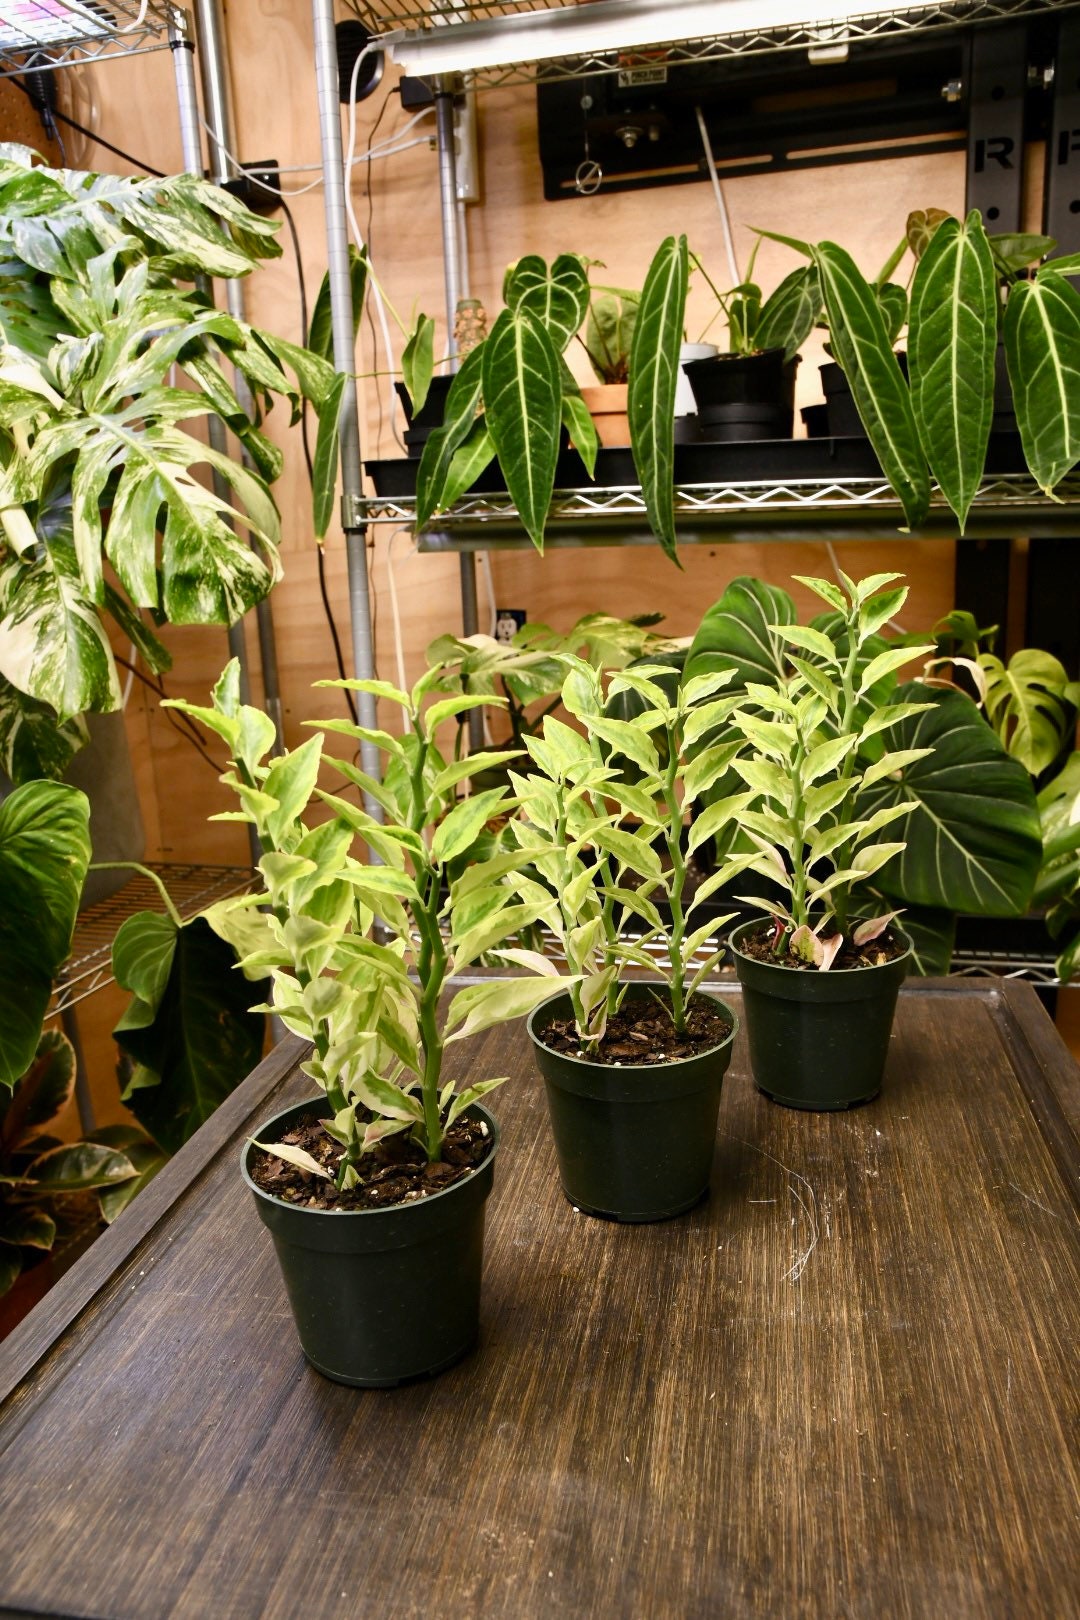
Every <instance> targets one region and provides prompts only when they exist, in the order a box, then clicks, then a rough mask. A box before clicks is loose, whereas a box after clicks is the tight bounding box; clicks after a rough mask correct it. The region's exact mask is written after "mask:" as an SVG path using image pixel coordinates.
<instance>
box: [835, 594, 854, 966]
mask: <svg viewBox="0 0 1080 1620" xmlns="http://www.w3.org/2000/svg"><path fill="white" fill-rule="evenodd" d="M859 650H860V638H859V610H858V608H857V607H855V606H854V605H853V606H852V611H851V614H850V616H849V618H848V655H847V658H846V659H845V661H844V667H843V669H842V670H841V672H840V684H841V686H842V688H843V692H844V703H843V710H842V712H841V715H840V735H841V736H842V737H844V736H847V735H848V733H849V732H850V731H851V729H852V727H853V726H854V723H855V711H856V709H857V708H858V705H859V699H858V694H857V693H856V691H855V674H856V671H857V669H858V664H859ZM855 752H856V751H855V749H854V748H852V749H850V750H849V752H848V755H847V758H846V759H845V760H844V764H843V768H842V770H841V772H840V780H841V781H843V782H846V781H848V780H849V779H850V777H851V775H852V772H853V771H854V769H855ZM854 811H855V804H854V796H853V795H852V794H850V793H849V794H848V796H847V798H846V799H844V800H843V802H842V803H841V804H840V806H839V808H838V810H837V825H838V826H841V827H846V826H847V824H848V822H849V821H850V820H851V818H852V815H853V814H854ZM850 899H851V885H850V883H842V884H841V885H840V887H839V888H838V889H836V890H835V892H834V897H833V910H834V911H835V913H836V925H837V928H838V930H839V931H840V933H841V934H846V933H847V928H848V904H849V901H850Z"/></svg>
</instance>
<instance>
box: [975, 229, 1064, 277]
mask: <svg viewBox="0 0 1080 1620" xmlns="http://www.w3.org/2000/svg"><path fill="white" fill-rule="evenodd" d="M989 242H990V248H991V251H992V253H993V255H994V258H995V260H996V261H997V263H998V265H999V266H1000V267H1001V269H1002V270H1003V271H1005V272H1006V273H1007V274H1010V275H1016V274H1017V272H1018V271H1020V270H1026V269H1027V268H1028V266H1029V265H1032V264H1038V262H1039V260H1040V259H1042V258H1045V257H1046V255H1047V254H1048V253H1052V252H1053V251H1054V249H1055V248H1056V247H1057V243H1056V242H1055V240H1054V238H1053V237H1052V236H1036V235H1034V234H1032V233H1030V232H1028V233H1025V232H1022V231H1015V232H1012V233H1001V232H999V233H998V234H996V235H994V236H991V237H990V238H989Z"/></svg>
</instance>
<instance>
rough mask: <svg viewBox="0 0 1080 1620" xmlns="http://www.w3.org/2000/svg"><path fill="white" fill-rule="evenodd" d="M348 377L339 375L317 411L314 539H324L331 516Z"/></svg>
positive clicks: (313, 484)
mask: <svg viewBox="0 0 1080 1620" xmlns="http://www.w3.org/2000/svg"><path fill="white" fill-rule="evenodd" d="M347 382H348V378H347V377H346V376H345V375H344V374H343V373H341V374H339V375H338V376H337V377H335V378H334V384H333V387H332V388H331V389H330V392H329V394H328V395H327V396H326V399H325V400H324V401H323V403H322V405H321V407H320V408H319V431H318V434H317V436H316V439H315V455H314V458H313V460H312V473H311V503H312V523H313V526H314V529H315V538H316V540H325V538H326V533H327V530H328V529H329V527H330V523H331V520H332V518H333V515H334V497H335V495H336V494H337V474H338V452H339V447H340V444H341V402H342V399H343V397H344V393H345V385H346V383H347Z"/></svg>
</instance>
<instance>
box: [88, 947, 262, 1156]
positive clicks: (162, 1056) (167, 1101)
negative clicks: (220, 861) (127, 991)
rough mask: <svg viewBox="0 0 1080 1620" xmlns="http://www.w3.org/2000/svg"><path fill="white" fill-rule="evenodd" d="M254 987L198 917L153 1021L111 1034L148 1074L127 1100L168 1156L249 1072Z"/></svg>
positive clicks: (257, 1035)
mask: <svg viewBox="0 0 1080 1620" xmlns="http://www.w3.org/2000/svg"><path fill="white" fill-rule="evenodd" d="M254 999H255V990H254V988H253V986H252V985H250V984H249V983H248V981H247V980H246V979H245V978H244V977H243V975H242V974H241V973H240V972H238V971H237V968H236V956H235V954H234V952H233V950H232V949H231V947H230V946H228V945H227V944H226V943H225V942H224V940H221V939H219V938H218V937H217V935H216V934H215V933H214V932H213V930H212V929H211V928H210V927H209V926H208V924H207V923H206V922H205V921H204V920H203V919H202V918H201V917H196V918H194V919H193V920H192V921H191V922H189V923H186V924H185V925H184V927H183V928H182V929H181V930H180V932H179V935H178V936H177V941H176V952H175V955H174V958H173V963H172V969H171V972H170V974H169V980H168V984H167V986H166V989H165V993H164V995H163V996H162V998H161V1002H160V1005H159V1007H158V1009H157V1013H156V1015H155V1017H154V1019H153V1021H152V1022H151V1023H149V1024H146V1025H145V1026H142V1027H126V1026H125V1021H123V1020H122V1021H121V1023H120V1025H118V1026H117V1028H116V1030H115V1031H114V1034H115V1036H116V1040H117V1042H118V1044H119V1045H120V1046H121V1047H122V1048H123V1050H124V1051H125V1052H127V1053H128V1054H129V1055H130V1056H131V1057H133V1058H134V1059H135V1061H136V1063H138V1064H140V1065H141V1066H142V1067H143V1069H144V1070H145V1071H146V1072H145V1074H144V1075H143V1077H142V1084H141V1085H140V1086H139V1088H138V1089H136V1090H134V1091H132V1092H131V1094H130V1095H129V1096H128V1097H127V1098H126V1101H127V1105H128V1107H129V1108H130V1109H131V1111H132V1112H133V1113H134V1115H135V1117H136V1119H138V1121H139V1123H140V1124H141V1125H142V1126H143V1127H144V1129H145V1130H147V1131H149V1133H150V1135H151V1136H152V1137H153V1138H154V1140H155V1142H157V1143H158V1144H159V1146H161V1147H163V1148H165V1149H166V1151H168V1152H171V1153H175V1152H176V1150H177V1149H178V1148H179V1147H181V1146H182V1144H183V1143H184V1142H186V1141H187V1139H188V1137H189V1136H191V1135H193V1134H194V1132H195V1131H196V1130H197V1129H198V1128H199V1126H200V1125H201V1124H203V1122H204V1121H205V1120H207V1119H208V1118H209V1117H210V1115H211V1114H212V1113H213V1111H214V1109H215V1108H216V1107H217V1106H218V1104H219V1103H220V1102H222V1101H223V1100H224V1099H225V1097H227V1096H228V1094H229V1093H230V1092H231V1091H232V1090H233V1089H234V1088H235V1087H236V1086H238V1085H239V1083H240V1081H241V1080H243V1079H244V1078H245V1076H246V1075H247V1074H248V1073H249V1072H250V1071H251V1070H252V1069H253V1068H254V1067H255V1065H256V1063H257V1062H258V1061H259V1058H260V1057H261V1055H262V1042H263V1030H264V1023H263V1018H262V1015H261V1014H258V1013H252V1012H249V1011H248V1008H249V1007H250V1006H251V1004H252V1002H253V1000H254Z"/></svg>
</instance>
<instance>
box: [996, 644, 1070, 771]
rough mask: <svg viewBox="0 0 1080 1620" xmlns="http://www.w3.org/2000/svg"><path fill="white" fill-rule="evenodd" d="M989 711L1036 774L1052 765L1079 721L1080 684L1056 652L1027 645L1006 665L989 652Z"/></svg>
mask: <svg viewBox="0 0 1080 1620" xmlns="http://www.w3.org/2000/svg"><path fill="white" fill-rule="evenodd" d="M979 665H980V667H981V668H982V670H983V673H984V675H985V677H986V700H985V701H986V714H987V718H988V719H989V721H990V724H991V725H992V726H993V728H994V730H995V731H996V732H997V734H998V736H999V737H1000V738H1001V740H1002V742H1003V743H1004V744H1005V746H1006V748H1007V749H1008V750H1009V753H1010V754H1011V755H1012V756H1013V758H1014V759H1018V760H1019V761H1020V763H1021V764H1022V765H1023V766H1024V768H1025V769H1026V770H1027V771H1029V772H1030V774H1031V775H1032V776H1039V775H1041V773H1042V772H1043V771H1045V770H1046V769H1047V767H1048V766H1049V765H1052V764H1053V762H1054V760H1055V759H1056V758H1057V756H1058V754H1059V753H1060V752H1061V750H1062V748H1063V747H1064V746H1065V743H1066V742H1067V741H1068V739H1069V737H1070V736H1071V735H1072V733H1073V731H1074V729H1075V726H1076V699H1077V697H1078V696H1080V687H1077V686H1076V685H1075V683H1071V682H1070V681H1069V677H1068V675H1067V674H1066V671H1065V669H1064V668H1063V666H1062V665H1061V664H1060V663H1059V662H1058V660H1057V659H1056V658H1054V657H1053V656H1052V654H1050V653H1048V652H1042V651H1040V650H1039V648H1037V647H1024V648H1022V649H1021V651H1020V652H1018V653H1014V654H1013V656H1012V657H1011V658H1010V659H1009V662H1008V664H1007V665H1006V664H1003V663H1002V661H1001V659H1000V658H997V657H996V656H995V655H994V654H993V653H983V654H982V655H981V656H980V658H979Z"/></svg>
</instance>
